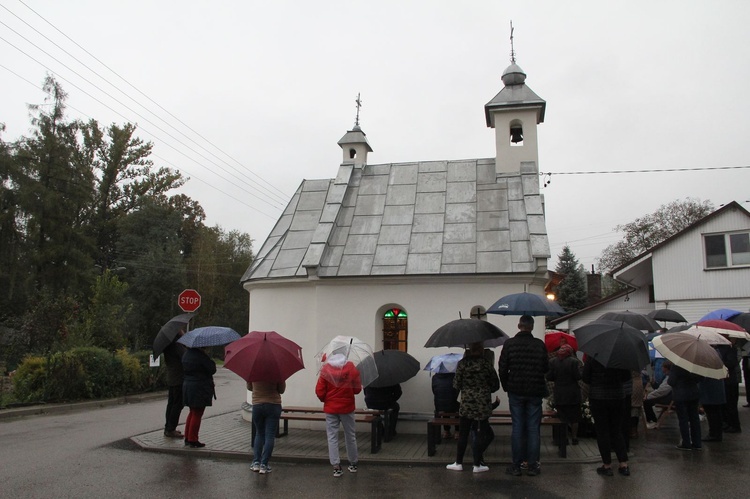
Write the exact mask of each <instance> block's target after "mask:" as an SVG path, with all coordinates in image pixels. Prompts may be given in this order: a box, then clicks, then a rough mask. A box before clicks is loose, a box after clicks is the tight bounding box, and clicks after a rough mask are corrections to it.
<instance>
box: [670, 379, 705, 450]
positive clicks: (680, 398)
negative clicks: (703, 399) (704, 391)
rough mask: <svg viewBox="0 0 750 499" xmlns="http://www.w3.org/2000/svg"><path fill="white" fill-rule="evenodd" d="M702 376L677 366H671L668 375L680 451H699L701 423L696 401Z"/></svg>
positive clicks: (700, 447) (698, 396)
mask: <svg viewBox="0 0 750 499" xmlns="http://www.w3.org/2000/svg"><path fill="white" fill-rule="evenodd" d="M702 379H703V376H699V375H697V374H693V373H691V372H688V371H686V370H685V369H683V368H681V367H679V366H673V367H672V370H671V371H670V373H669V386H671V387H672V398H673V399H674V405H675V407H676V408H677V422H678V423H679V425H680V438H681V440H682V441H681V442H680V444H679V445H678V446H677V448H678V449H680V450H701V449H702V445H701V422H700V418H699V416H698V400H699V399H700V393H701V392H700V387H699V386H698V384H699V383H700V381H701V380H702Z"/></svg>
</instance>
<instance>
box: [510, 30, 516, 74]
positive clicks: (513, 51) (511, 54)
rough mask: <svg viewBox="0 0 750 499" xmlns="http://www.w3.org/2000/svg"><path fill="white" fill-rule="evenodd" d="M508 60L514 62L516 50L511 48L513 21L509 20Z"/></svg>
mask: <svg viewBox="0 0 750 499" xmlns="http://www.w3.org/2000/svg"><path fill="white" fill-rule="evenodd" d="M510 62H511V64H515V63H516V51H515V49H514V48H513V21H511V22H510Z"/></svg>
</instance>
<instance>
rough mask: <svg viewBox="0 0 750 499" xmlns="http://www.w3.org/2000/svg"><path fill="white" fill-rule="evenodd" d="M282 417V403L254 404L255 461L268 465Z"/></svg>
mask: <svg viewBox="0 0 750 499" xmlns="http://www.w3.org/2000/svg"><path fill="white" fill-rule="evenodd" d="M280 417H281V404H253V426H255V443H254V444H253V462H256V463H260V464H263V465H268V460H269V459H270V458H271V453H272V452H273V444H274V441H275V440H276V432H277V431H278V429H279V418H280Z"/></svg>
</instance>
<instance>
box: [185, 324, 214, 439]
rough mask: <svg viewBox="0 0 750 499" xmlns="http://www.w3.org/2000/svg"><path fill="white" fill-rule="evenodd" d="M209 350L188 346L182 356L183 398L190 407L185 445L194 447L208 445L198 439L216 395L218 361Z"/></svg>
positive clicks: (186, 423) (186, 422) (186, 424)
mask: <svg viewBox="0 0 750 499" xmlns="http://www.w3.org/2000/svg"><path fill="white" fill-rule="evenodd" d="M183 338H184V337H183ZM208 351H209V348H208V347H193V348H188V349H187V351H186V352H185V355H183V356H182V369H183V372H184V381H183V384H182V398H183V403H184V404H185V407H189V408H190V412H189V413H188V417H187V420H186V421H185V445H189V446H190V447H193V448H201V447H205V446H206V444H204V443H202V442H201V441H200V440H199V439H198V433H199V431H200V429H201V419H202V418H203V413H204V412H205V410H206V407H209V406H211V403H212V399H213V398H214V397H215V396H216V394H215V392H214V378H213V376H214V374H216V363H215V362H214V361H213V360H211V357H209V356H208Z"/></svg>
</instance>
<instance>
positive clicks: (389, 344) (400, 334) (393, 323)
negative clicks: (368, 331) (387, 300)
mask: <svg viewBox="0 0 750 499" xmlns="http://www.w3.org/2000/svg"><path fill="white" fill-rule="evenodd" d="M408 321H409V319H408V317H407V315H406V311H404V310H401V309H400V308H392V309H390V310H387V311H386V312H385V314H383V350H401V351H402V352H406V350H407V346H408V345H407V339H408V332H409V331H408V326H409V324H408Z"/></svg>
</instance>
